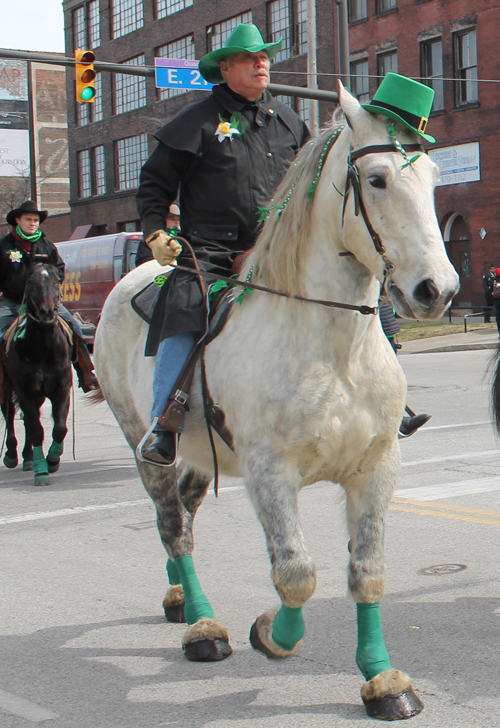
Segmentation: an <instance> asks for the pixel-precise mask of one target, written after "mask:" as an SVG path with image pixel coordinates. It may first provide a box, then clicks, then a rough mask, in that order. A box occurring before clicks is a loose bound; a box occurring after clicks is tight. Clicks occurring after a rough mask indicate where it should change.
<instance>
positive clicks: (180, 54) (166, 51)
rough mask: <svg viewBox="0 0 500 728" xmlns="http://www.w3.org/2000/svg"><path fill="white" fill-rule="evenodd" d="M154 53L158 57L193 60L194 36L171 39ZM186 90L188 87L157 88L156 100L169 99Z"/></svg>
mask: <svg viewBox="0 0 500 728" xmlns="http://www.w3.org/2000/svg"><path fill="white" fill-rule="evenodd" d="M155 55H156V56H157V57H158V58H182V59H184V60H195V59H196V55H195V51H194V37H193V36H192V35H185V36H184V37H183V38H177V40H173V41H172V42H171V43H167V44H166V45H164V46H160V47H159V48H157V49H156V54H155ZM187 90H188V89H181V88H159V89H157V90H156V91H157V99H158V101H162V100H163V99H169V98H170V97H171V96H177V95H178V94H183V93H186V92H187Z"/></svg>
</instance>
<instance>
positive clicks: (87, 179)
mask: <svg viewBox="0 0 500 728" xmlns="http://www.w3.org/2000/svg"><path fill="white" fill-rule="evenodd" d="M77 165H78V197H91V195H92V172H91V167H90V149H82V151H81V152H78V153H77Z"/></svg>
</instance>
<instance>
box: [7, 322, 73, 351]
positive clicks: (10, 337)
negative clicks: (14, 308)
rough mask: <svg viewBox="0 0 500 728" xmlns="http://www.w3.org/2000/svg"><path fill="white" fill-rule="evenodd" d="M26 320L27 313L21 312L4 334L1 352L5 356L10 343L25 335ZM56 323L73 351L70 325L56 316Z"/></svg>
mask: <svg viewBox="0 0 500 728" xmlns="http://www.w3.org/2000/svg"><path fill="white" fill-rule="evenodd" d="M26 320H27V313H26V312H22V313H19V314H18V315H17V316H16V318H15V319H14V321H13V322H12V323H11V325H10V326H9V328H8V329H7V331H6V332H5V336H4V339H3V351H4V352H5V355H7V354H8V353H9V351H10V347H11V346H12V343H13V342H14V341H17V340H18V339H23V338H24V335H25V333H26ZM57 323H58V324H59V326H60V327H61V329H62V332H63V334H64V335H65V337H66V339H67V340H68V344H69V345H70V348H71V349H72V350H74V344H75V335H76V334H75V332H74V331H73V328H72V327H71V326H70V324H69V323H68V322H67V321H65V320H64V319H63V318H62V316H59V315H58V316H57Z"/></svg>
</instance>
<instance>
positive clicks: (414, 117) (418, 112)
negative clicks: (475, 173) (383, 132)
mask: <svg viewBox="0 0 500 728" xmlns="http://www.w3.org/2000/svg"><path fill="white" fill-rule="evenodd" d="M433 102H434V89H433V88H431V87H430V86H425V85H424V84H423V83H419V82H418V81H414V80H413V79H411V78H407V77H406V76H400V75H399V74H398V73H388V74H387V75H386V76H385V77H384V80H383V81H382V83H381V84H380V86H379V87H378V90H377V93H376V94H375V96H374V97H373V99H372V100H371V101H370V103H369V104H363V105H362V106H363V108H364V109H366V110H367V111H371V112H372V113H373V114H383V115H384V116H388V117H389V119H394V121H399V123H400V124H403V126H406V127H408V129H411V130H412V131H414V132H415V133H416V134H419V135H420V136H421V137H423V138H424V139H425V140H426V141H428V142H432V143H434V142H435V141H436V140H435V139H434V137H433V136H431V135H430V134H426V133H425V130H426V128H427V122H428V121H429V116H430V115H431V111H432V104H433Z"/></svg>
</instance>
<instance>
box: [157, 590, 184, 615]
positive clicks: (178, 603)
mask: <svg viewBox="0 0 500 728" xmlns="http://www.w3.org/2000/svg"><path fill="white" fill-rule="evenodd" d="M184 604H185V600H184V590H183V588H182V586H181V585H180V584H174V586H171V587H170V588H169V590H168V592H167V594H166V596H165V599H164V600H163V609H164V612H165V617H166V618H167V620H168V621H169V622H185V621H186V617H185V615H184Z"/></svg>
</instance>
